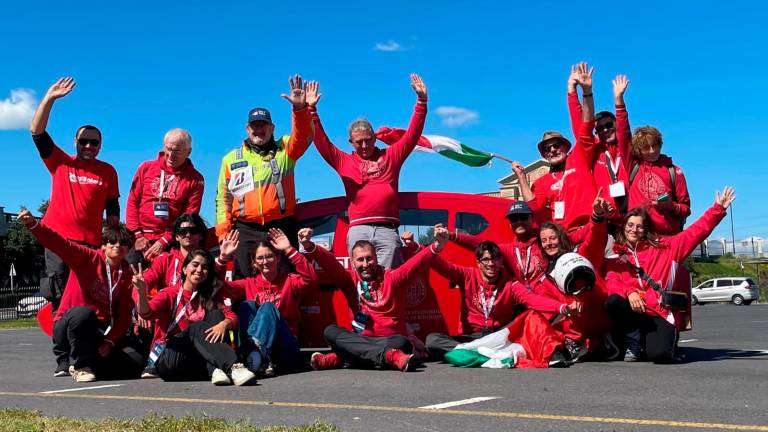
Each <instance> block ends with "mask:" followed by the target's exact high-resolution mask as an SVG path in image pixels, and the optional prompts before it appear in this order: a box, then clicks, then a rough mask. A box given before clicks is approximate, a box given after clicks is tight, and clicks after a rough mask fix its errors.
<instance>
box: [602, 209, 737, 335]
mask: <svg viewBox="0 0 768 432" xmlns="http://www.w3.org/2000/svg"><path fill="white" fill-rule="evenodd" d="M725 214H726V212H725V208H723V207H722V206H721V205H720V204H714V205H713V206H712V207H710V208H709V209H708V210H707V211H706V212H705V213H704V214H703V215H702V216H701V217H700V218H699V219H697V220H696V222H694V223H693V224H691V226H689V227H688V228H686V229H685V230H684V231H683V232H681V233H679V234H677V235H674V236H671V237H662V238H661V239H660V242H661V245H660V246H659V247H654V246H652V245H651V244H650V243H648V242H647V241H641V242H638V244H637V246H636V247H635V248H634V249H632V248H631V247H630V246H628V245H620V244H614V247H613V250H614V252H616V254H617V256H615V257H611V258H609V259H607V260H606V263H605V264H606V270H607V275H606V277H605V280H606V284H607V286H608V292H609V294H619V295H621V296H622V297H624V298H627V297H628V296H629V294H630V293H632V292H638V293H639V294H640V295H641V296H643V299H644V300H645V313H647V314H648V315H657V316H659V317H661V318H664V319H667V320H669V317H670V311H669V310H667V309H666V308H664V307H662V306H661V305H659V298H660V295H659V293H658V292H657V291H655V290H654V289H653V288H652V287H650V286H649V284H648V283H647V282H646V281H644V280H642V278H640V276H639V275H638V274H637V272H636V271H635V270H634V269H633V268H632V267H630V265H629V264H627V263H626V262H624V261H623V260H622V259H621V258H620V254H624V255H625V256H626V257H627V259H628V260H629V261H630V262H631V263H632V265H634V266H639V267H641V268H642V269H643V270H644V271H645V273H646V274H648V276H650V277H651V278H652V279H653V280H655V281H656V282H657V283H658V284H659V285H660V286H661V287H662V288H664V289H666V288H667V286H668V285H669V283H670V280H671V270H672V267H673V266H674V265H673V262H674V263H682V262H683V260H685V259H686V258H687V257H688V255H690V254H691V252H693V250H694V249H695V248H696V247H697V246H698V245H699V244H700V243H701V242H703V241H704V239H706V238H707V237H708V236H709V235H710V234H711V233H712V230H714V229H715V227H716V226H717V224H718V223H720V221H721V220H723V218H724V217H725ZM681 265H682V264H681ZM674 315H675V324H676V325H678V326H680V325H685V323H684V322H681V321H682V320H681V319H678V317H679V314H678V313H675V314H674Z"/></svg>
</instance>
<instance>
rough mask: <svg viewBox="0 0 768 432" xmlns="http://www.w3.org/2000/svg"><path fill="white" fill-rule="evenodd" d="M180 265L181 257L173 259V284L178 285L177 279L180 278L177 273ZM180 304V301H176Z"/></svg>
mask: <svg viewBox="0 0 768 432" xmlns="http://www.w3.org/2000/svg"><path fill="white" fill-rule="evenodd" d="M178 267H179V259H178V258H175V259H174V261H173V278H172V279H171V286H174V285H176V280H177V279H178V278H179V274H178V273H176V269H177V268H178ZM179 292H181V291H179ZM195 292H197V291H195ZM178 305H179V301H178V300H177V301H176V306H178Z"/></svg>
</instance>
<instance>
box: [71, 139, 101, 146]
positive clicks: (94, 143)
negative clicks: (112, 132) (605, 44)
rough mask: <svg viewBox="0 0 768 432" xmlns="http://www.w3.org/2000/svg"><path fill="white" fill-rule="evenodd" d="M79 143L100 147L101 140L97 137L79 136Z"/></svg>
mask: <svg viewBox="0 0 768 432" xmlns="http://www.w3.org/2000/svg"><path fill="white" fill-rule="evenodd" d="M77 143H78V144H79V145H81V146H83V147H85V146H89V145H90V146H91V147H98V146H99V145H101V140H97V139H88V138H78V139H77Z"/></svg>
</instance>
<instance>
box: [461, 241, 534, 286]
mask: <svg viewBox="0 0 768 432" xmlns="http://www.w3.org/2000/svg"><path fill="white" fill-rule="evenodd" d="M537 235H538V234H536V235H533V236H531V238H530V239H529V240H528V241H527V242H521V241H518V240H515V241H512V242H511V243H502V244H500V245H499V249H500V250H501V254H502V255H503V256H504V265H505V266H506V267H507V269H509V270H511V272H512V275H513V277H514V279H516V280H517V281H519V282H521V283H522V284H523V285H526V286H529V287H530V286H531V284H533V282H534V281H536V280H538V279H539V278H540V277H541V276H542V275H543V274H544V272H545V271H547V259H546V258H545V257H544V252H542V250H541V246H540V245H539V239H538V238H537ZM454 241H455V242H456V244H458V245H459V246H461V247H464V248H467V249H470V250H475V248H476V247H477V245H479V244H480V243H481V242H482V241H483V240H481V239H480V238H479V237H477V236H473V235H471V234H465V233H461V232H457V233H456V239H455V240H454Z"/></svg>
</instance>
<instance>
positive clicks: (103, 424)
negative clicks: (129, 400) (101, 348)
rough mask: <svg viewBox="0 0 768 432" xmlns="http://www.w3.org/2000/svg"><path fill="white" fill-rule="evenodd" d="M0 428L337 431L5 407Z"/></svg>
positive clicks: (326, 426) (23, 431)
mask: <svg viewBox="0 0 768 432" xmlns="http://www.w3.org/2000/svg"><path fill="white" fill-rule="evenodd" d="M0 431H3V432H4V431H8V432H10V431H13V432H27V431H29V432H32V431H34V432H38V431H39V432H47V431H50V432H93V431H100V432H118V431H120V432H186V431H196V432H212V431H222V432H257V431H259V432H338V431H340V429H339V428H337V427H336V426H334V425H332V424H330V423H323V422H321V421H319V420H317V421H315V423H313V424H311V425H302V426H268V427H265V428H259V427H256V426H253V425H250V424H248V423H246V422H243V421H238V422H233V421H228V420H224V419H220V418H208V417H190V416H186V417H179V418H176V417H169V416H156V415H152V416H149V417H146V418H143V419H139V420H117V419H106V420H80V419H73V418H68V417H46V416H43V415H42V414H41V413H40V412H39V411H33V410H27V409H18V408H6V409H2V410H0Z"/></svg>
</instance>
